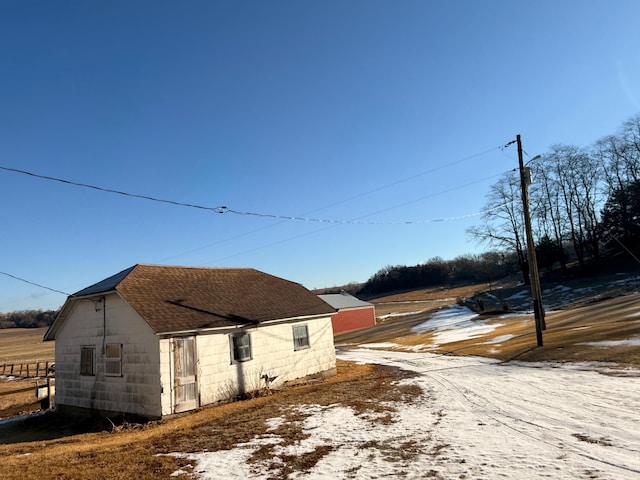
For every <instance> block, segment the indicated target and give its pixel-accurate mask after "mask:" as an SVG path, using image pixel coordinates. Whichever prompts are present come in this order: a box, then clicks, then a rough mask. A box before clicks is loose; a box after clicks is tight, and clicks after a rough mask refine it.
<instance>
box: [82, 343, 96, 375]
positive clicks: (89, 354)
mask: <svg viewBox="0 0 640 480" xmlns="http://www.w3.org/2000/svg"><path fill="white" fill-rule="evenodd" d="M95 357H96V347H80V375H87V376H93V375H95V374H96V371H95Z"/></svg>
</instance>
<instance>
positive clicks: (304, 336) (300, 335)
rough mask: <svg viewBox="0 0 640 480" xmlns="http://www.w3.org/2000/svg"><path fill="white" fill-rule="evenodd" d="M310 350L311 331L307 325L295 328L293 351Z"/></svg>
mask: <svg viewBox="0 0 640 480" xmlns="http://www.w3.org/2000/svg"><path fill="white" fill-rule="evenodd" d="M305 348H309V329H308V328H307V325H294V326H293V349H294V350H303V349H305Z"/></svg>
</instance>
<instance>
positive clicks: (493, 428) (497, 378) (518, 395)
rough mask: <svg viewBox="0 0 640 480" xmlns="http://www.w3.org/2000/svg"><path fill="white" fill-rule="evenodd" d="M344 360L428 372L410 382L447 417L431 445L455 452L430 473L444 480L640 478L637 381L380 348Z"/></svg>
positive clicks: (639, 386)
mask: <svg viewBox="0 0 640 480" xmlns="http://www.w3.org/2000/svg"><path fill="white" fill-rule="evenodd" d="M340 357H341V358H343V359H345V360H355V361H359V362H367V363H380V364H385V365H394V366H398V367H401V368H404V369H407V370H411V371H414V372H416V373H417V374H419V375H418V376H417V377H416V378H414V379H412V380H411V381H412V382H415V383H417V384H418V385H419V386H421V387H422V388H423V390H424V391H425V392H426V394H427V395H426V397H427V398H430V399H431V401H432V402H433V403H432V404H431V405H430V408H431V409H434V408H435V409H437V410H438V411H441V412H442V415H443V416H442V419H441V421H440V422H439V423H438V424H437V425H434V426H433V428H432V435H431V438H432V440H433V442H434V444H445V445H447V446H446V447H445V448H444V449H442V450H440V452H439V455H438V456H437V457H436V458H435V460H434V461H432V462H433V463H432V464H431V465H430V466H429V469H430V470H433V471H435V472H439V474H440V475H441V476H442V478H556V479H562V478H567V479H569V478H607V479H624V478H634V479H638V478H640V378H638V377H612V376H607V375H602V374H600V373H597V372H595V371H582V370H578V369H576V366H575V365H573V367H571V365H570V364H569V366H558V365H540V364H531V365H529V366H527V365H523V364H509V365H506V364H500V363H498V362H497V361H494V360H488V359H483V358H477V357H447V356H439V355H431V354H414V353H396V352H385V351H380V350H378V351H373V350H365V349H357V350H351V351H347V352H344V353H342V354H341V355H340ZM582 367H584V368H597V367H598V366H597V365H582ZM425 413H427V412H425ZM415 421H416V422H420V419H418V418H416V419H415ZM415 473H418V472H417V471H416V472H415Z"/></svg>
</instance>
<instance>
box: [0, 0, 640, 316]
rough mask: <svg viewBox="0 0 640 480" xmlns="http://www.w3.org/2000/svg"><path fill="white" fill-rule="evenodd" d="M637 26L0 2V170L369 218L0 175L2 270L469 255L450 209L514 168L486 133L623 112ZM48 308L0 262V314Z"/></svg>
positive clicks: (570, 131)
mask: <svg viewBox="0 0 640 480" xmlns="http://www.w3.org/2000/svg"><path fill="white" fill-rule="evenodd" d="M638 18H640V3H639V2H637V1H635V0H628V1H625V0H618V1H616V2H605V1H604V0H602V1H593V0H580V1H577V0H566V1H562V2H557V1H555V0H554V1H545V0H543V1H536V2H524V1H497V0H496V1H482V2H481V1H472V0H466V1H447V2H435V1H400V2H397V1H375V0H374V1H371V0H366V1H365V0H362V1H346V2H345V1H322V2H320V1H317V2H299V1H270V2H264V1H252V2H236V1H220V2H209V1H202V2H196V1H190V2H168V1H131V2H84V1H61V2H48V1H31V2H24V1H11V0H6V1H3V2H0V61H1V64H2V69H1V73H0V166H4V167H10V168H16V169H21V170H26V171H30V172H34V173H37V174H40V175H46V176H53V177H59V178H63V179H67V180H71V181H74V182H80V183H86V184H92V185H96V186H101V187H105V188H111V189H116V190H121V191H125V192H131V193H135V194H140V195H148V196H152V197H158V198H165V199H169V200H174V201H178V202H185V203H191V204H198V205H203V206H210V207H216V206H221V205H225V206H227V207H229V208H230V209H234V210H237V211H243V212H254V213H263V214H273V215H283V216H299V217H305V218H318V219H327V220H337V221H352V220H357V221H361V222H371V223H372V224H357V223H356V224H349V223H347V224H327V223H318V222H303V221H282V220H279V219H273V218H266V217H257V216H245V215H236V214H233V213H231V212H227V213H225V214H219V213H214V212H210V211H204V210H198V209H193V208H186V207H180V206H175V205H168V204H162V203H157V202H151V201H146V200H142V199H136V198H129V197H124V196H118V195H113V194H107V193H104V192H99V191H95V190H89V189H83V188H80V187H75V186H70V185H64V184H61V183H57V182H52V181H46V180H42V179H38V178H34V177H30V176H26V175H21V174H18V173H12V172H8V171H0V205H1V207H0V222H1V225H2V229H1V230H0V252H2V253H1V255H0V271H2V272H5V273H9V274H11V275H14V276H17V277H21V278H24V279H28V280H30V281H32V282H36V283H39V284H42V285H46V286H49V287H52V288H54V289H57V290H61V291H64V292H75V291H77V290H80V289H81V288H83V287H85V286H87V285H89V284H92V283H94V282H96V281H99V280H101V279H103V278H105V277H107V276H109V275H111V274H114V273H116V272H118V271H120V270H122V269H124V268H127V267H129V266H131V265H134V264H136V263H160V264H177V265H201V266H234V267H235V266H237V267H253V268H257V269H259V270H263V271H266V272H268V273H271V274H274V275H277V276H281V277H284V278H287V279H290V280H293V281H296V282H300V283H302V284H303V285H305V286H306V287H308V288H318V287H326V286H333V285H340V284H344V283H347V282H351V281H358V282H361V281H365V280H367V278H369V277H370V276H371V275H372V274H374V273H375V272H376V271H377V270H379V269H380V268H382V267H384V266H385V265H413V264H417V263H419V262H423V261H426V260H428V259H430V258H432V257H435V256H440V257H443V258H445V259H451V258H454V257H456V256H458V255H462V254H467V253H479V252H481V251H483V250H485V247H484V246H481V245H477V244H476V243H474V242H473V241H472V240H471V239H470V238H469V236H468V235H467V234H466V229H467V228H469V227H470V226H472V225H475V224H477V223H478V221H479V217H477V216H469V215H472V214H475V213H478V212H480V211H481V210H482V208H483V206H484V204H485V195H486V194H487V192H488V190H489V187H490V185H491V184H492V183H495V182H496V180H497V178H498V177H499V176H500V175H501V174H502V173H504V172H506V171H508V170H510V169H513V168H515V167H516V166H517V152H516V149H515V146H512V147H510V148H508V149H506V150H504V151H503V150H501V149H500V148H499V147H500V146H502V145H504V144H505V143H507V142H509V141H511V140H513V139H515V136H516V135H517V134H521V135H522V140H523V146H524V149H525V151H526V152H527V153H528V154H530V156H534V155H536V154H539V153H544V152H545V151H546V150H547V149H548V148H549V147H550V146H551V145H553V144H556V143H567V144H576V145H579V146H588V145H591V144H592V143H593V142H595V141H596V140H598V139H599V138H601V137H603V136H605V135H608V134H613V133H615V132H616V131H617V129H618V128H619V127H620V125H621V124H622V122H624V121H625V120H626V119H628V118H629V117H631V116H632V115H634V114H637V113H638V112H639V111H640V58H639V56H638V45H640V29H638V27H637V20H638ZM458 217H464V218H458ZM441 219H443V220H444V221H437V222H435V221H433V220H441ZM396 222H414V223H409V224H397V223H396ZM64 300H65V296H64V295H63V294H59V293H54V292H50V291H48V290H44V289H40V288H38V287H35V286H32V285H29V284H26V283H23V282H20V281H18V280H15V279H13V278H10V277H8V276H6V275H0V312H6V311H13V310H20V309H32V308H34V309H38V308H43V309H44V308H57V307H58V306H60V305H61V304H62V303H63V302H64Z"/></svg>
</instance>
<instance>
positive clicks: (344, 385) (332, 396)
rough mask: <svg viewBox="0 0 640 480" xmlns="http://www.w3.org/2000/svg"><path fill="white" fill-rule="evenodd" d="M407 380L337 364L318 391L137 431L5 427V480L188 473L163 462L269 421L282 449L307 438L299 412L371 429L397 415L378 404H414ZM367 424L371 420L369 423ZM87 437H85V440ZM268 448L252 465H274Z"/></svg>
mask: <svg viewBox="0 0 640 480" xmlns="http://www.w3.org/2000/svg"><path fill="white" fill-rule="evenodd" d="M407 375H408V374H407V373H406V372H402V371H399V370H397V369H393V368H389V367H380V366H373V365H356V364H352V363H348V362H338V374H337V375H336V376H335V377H331V378H328V379H325V380H324V381H322V382H320V383H314V384H308V385H301V386H297V387H291V388H287V389H284V390H281V391H277V392H275V393H274V394H272V395H269V396H266V397H260V398H255V399H251V400H246V401H242V402H235V403H230V404H226V405H221V406H216V407H208V408H203V409H202V410H200V411H197V412H194V413H190V414H183V415H181V416H177V417H174V418H171V419H167V420H164V421H162V422H158V423H151V424H148V425H145V426H142V427H138V428H129V429H126V428H124V429H118V430H117V431H116V432H115V433H109V431H105V430H102V431H94V432H90V430H91V429H92V428H94V427H95V425H94V424H92V423H90V422H84V423H75V424H74V423H69V422H65V421H63V420H61V419H58V418H56V417H55V416H54V415H48V416H43V417H36V418H32V419H30V420H29V421H28V422H26V423H23V424H21V425H18V424H8V425H3V426H0V479H5V478H6V479H9V478H11V479H22V478H24V479H31V478H60V479H63V478H64V479H76V478H78V479H80V478H81V479H103V478H115V479H130V478H139V479H155V478H168V477H169V475H170V474H171V473H173V472H175V471H176V470H178V469H180V468H182V469H184V470H189V468H190V467H189V466H188V464H189V462H188V461H187V460H185V459H180V458H176V457H173V456H164V455H162V454H166V453H170V452H176V451H181V452H198V451H204V450H207V451H216V450H221V449H230V448H233V446H234V445H236V444H238V443H240V442H245V441H248V440H251V439H252V438H253V437H254V436H256V435H259V434H261V433H265V432H266V430H267V425H266V423H265V422H266V420H267V419H269V418H274V417H284V418H286V419H287V421H285V422H284V423H283V424H282V426H280V427H279V428H278V431H277V434H278V435H280V436H282V437H283V441H284V442H290V443H293V442H295V441H296V440H299V439H301V438H303V436H304V433H303V432H302V430H301V429H300V428H299V427H298V425H299V420H300V419H301V418H302V417H304V415H305V413H304V409H301V408H300V407H299V406H300V405H305V404H315V405H335V404H338V405H344V406H349V407H351V408H353V409H354V411H355V412H357V413H358V414H364V413H369V414H371V413H374V414H375V415H372V417H373V418H374V419H372V421H376V420H375V419H376V418H377V421H383V422H384V421H390V415H391V414H392V413H393V408H391V407H388V406H382V405H381V403H384V402H391V401H399V402H402V401H412V400H413V399H414V398H415V396H417V395H420V394H421V393H422V392H421V391H420V390H419V389H417V388H415V387H406V388H405V387H403V388H396V385H395V383H396V382H397V381H398V380H399V379H401V378H404V377H406V376H407ZM367 418H369V417H367ZM83 431H84V432H88V433H81V432H83ZM326 453H327V449H326V448H325V449H323V450H316V451H315V452H312V453H311V454H309V455H306V456H304V457H301V458H297V459H294V458H291V459H290V462H286V468H284V469H282V466H280V468H281V469H280V470H277V471H276V473H275V474H274V477H273V478H274V479H278V478H286V475H287V473H291V472H293V471H306V470H308V469H309V468H311V467H312V466H313V465H315V463H316V462H317V461H318V460H319V459H320V458H322V456H324V455H326ZM270 454H271V453H270V451H269V448H268V447H265V448H264V449H261V450H258V451H257V452H256V454H255V457H256V458H254V461H259V460H263V459H264V458H269V455H270Z"/></svg>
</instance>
